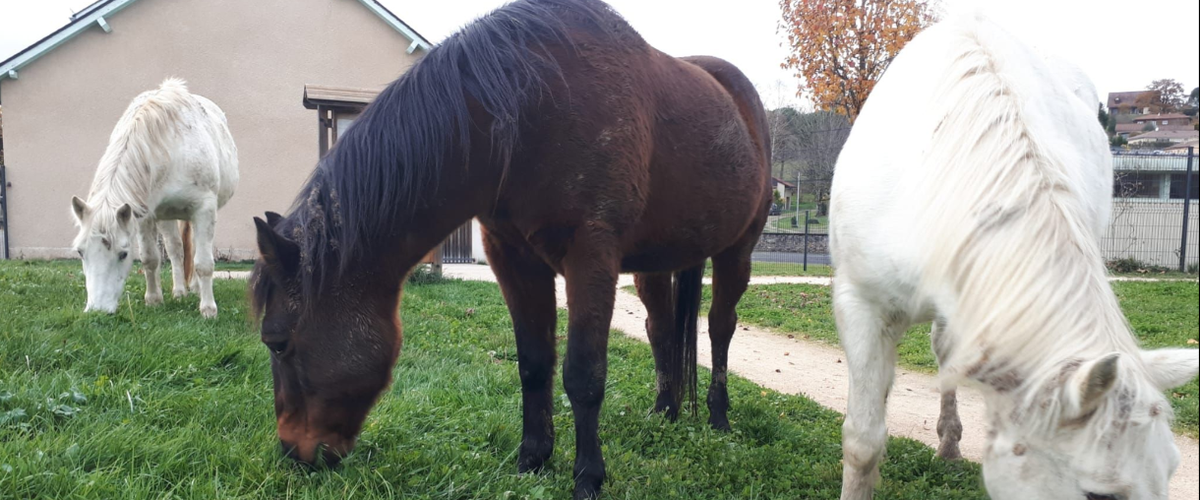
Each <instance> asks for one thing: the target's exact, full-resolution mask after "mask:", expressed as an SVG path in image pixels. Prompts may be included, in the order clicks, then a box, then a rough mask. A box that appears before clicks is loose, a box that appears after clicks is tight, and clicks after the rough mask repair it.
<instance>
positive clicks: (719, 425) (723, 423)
mask: <svg viewBox="0 0 1200 500" xmlns="http://www.w3.org/2000/svg"><path fill="white" fill-rule="evenodd" d="M708 425H711V426H712V428H713V430H715V431H721V432H730V431H732V430H733V427H730V426H729V419H728V418H726V417H724V416H721V417H709V419H708Z"/></svg>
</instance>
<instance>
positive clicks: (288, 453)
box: [279, 439, 302, 461]
mask: <svg viewBox="0 0 1200 500" xmlns="http://www.w3.org/2000/svg"><path fill="white" fill-rule="evenodd" d="M279 449H280V451H282V452H283V456H285V457H288V458H290V459H292V460H296V461H302V460H300V454H299V453H298V452H297V449H296V445H294V444H292V443H289V442H287V441H284V440H282V439H280V440H279Z"/></svg>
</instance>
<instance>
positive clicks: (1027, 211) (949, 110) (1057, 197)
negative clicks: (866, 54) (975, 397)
mask: <svg viewBox="0 0 1200 500" xmlns="http://www.w3.org/2000/svg"><path fill="white" fill-rule="evenodd" d="M980 24H983V23H980ZM991 29H994V28H991ZM956 34H957V35H958V36H959V37H960V40H959V42H960V43H957V44H956V45H955V48H953V49H948V50H954V51H955V53H954V56H953V60H954V63H953V64H952V65H951V66H950V67H949V71H947V73H946V74H945V76H946V78H945V79H944V80H942V81H940V82H933V83H932V84H933V85H935V88H936V89H937V90H936V91H935V95H938V96H939V99H938V100H937V103H938V105H942V106H945V109H942V110H938V111H939V112H936V113H933V114H932V115H933V116H941V117H944V118H943V120H942V121H941V123H940V124H938V125H937V127H936V130H935V131H934V137H933V139H932V140H931V142H930V143H931V144H937V145H938V146H937V147H936V148H929V149H928V150H927V151H926V152H925V158H924V164H925V165H928V166H929V168H931V169H933V172H934V175H936V176H937V177H939V178H940V184H941V185H940V187H939V190H938V195H937V196H926V197H921V198H920V199H917V200H914V203H927V204H928V205H929V212H927V213H939V214H943V215H942V216H941V217H940V218H938V219H937V220H935V221H930V222H929V224H928V225H926V226H923V227H922V228H921V229H922V230H924V231H925V232H924V234H927V235H930V237H929V238H928V241H929V242H930V244H929V246H928V248H926V249H925V250H926V251H927V252H928V253H927V255H929V256H930V257H929V262H931V263H936V265H930V266H926V267H925V275H924V276H922V281H923V282H924V283H925V284H926V288H927V289H928V290H931V291H933V292H934V293H939V292H940V293H945V294H950V295H953V296H955V297H958V298H959V301H958V306H957V311H956V314H955V315H954V318H953V321H954V323H953V324H951V325H950V328H951V329H952V330H954V331H956V332H958V333H957V336H958V338H957V339H956V344H957V345H958V346H959V347H958V349H956V350H955V352H954V353H953V355H952V357H951V358H950V359H949V360H945V361H946V363H945V364H944V367H945V368H944V371H943V374H944V376H946V377H948V378H947V380H948V381H952V382H954V383H957V382H959V381H960V380H962V379H973V380H977V381H983V382H984V383H985V384H986V385H990V386H992V387H994V388H999V389H1000V390H1009V391H1018V390H1020V391H1021V393H1023V394H1026V395H1027V397H1028V398H1029V400H1028V401H1026V402H1025V405H1024V406H1025V407H1026V408H1038V409H1039V410H1038V411H1037V413H1039V415H1038V416H1036V417H1032V418H1029V419H1028V420H1027V422H1026V423H1027V424H1029V425H1034V426H1041V425H1046V426H1052V425H1057V424H1058V423H1059V419H1058V417H1061V416H1062V415H1063V414H1062V412H1063V411H1065V409H1064V408H1063V407H1062V406H1063V405H1069V402H1067V403H1063V402H1062V401H1058V400H1057V399H1055V400H1054V401H1043V400H1042V399H1044V396H1046V395H1047V394H1046V391H1047V390H1049V389H1051V388H1052V387H1061V386H1062V382H1063V381H1062V377H1063V376H1064V373H1063V371H1064V370H1066V371H1070V370H1071V366H1070V365H1071V360H1072V359H1075V358H1078V359H1080V360H1085V359H1086V360H1091V359H1096V358H1099V357H1102V356H1104V355H1105V354H1108V353H1113V352H1118V353H1122V354H1124V355H1125V356H1123V357H1122V361H1121V362H1120V364H1119V370H1120V375H1119V376H1118V377H1117V380H1118V385H1117V386H1116V387H1114V389H1113V394H1114V395H1120V396H1121V397H1116V398H1108V399H1111V400H1114V402H1111V403H1105V404H1104V405H1103V406H1102V407H1100V408H1097V412H1098V413H1097V415H1103V414H1108V416H1113V417H1115V416H1118V413H1119V412H1122V411H1126V410H1127V409H1128V408H1119V407H1118V406H1120V405H1119V404H1118V403H1117V402H1115V401H1116V400H1122V399H1126V400H1128V399H1130V398H1131V401H1125V402H1126V403H1128V404H1130V405H1132V402H1136V401H1138V400H1139V399H1140V398H1145V397H1152V396H1154V395H1157V397H1159V398H1161V395H1158V392H1157V391H1156V390H1153V388H1151V387H1150V386H1149V384H1146V383H1145V380H1146V377H1145V376H1141V377H1133V376H1130V375H1132V373H1131V372H1134V371H1138V372H1143V373H1144V367H1143V364H1142V363H1143V362H1142V360H1141V358H1140V357H1139V356H1138V353H1139V349H1138V346H1137V343H1136V341H1135V340H1134V338H1133V336H1132V334H1131V333H1130V327H1129V325H1128V323H1127V322H1126V320H1125V317H1124V315H1123V314H1122V313H1121V310H1120V307H1119V305H1118V302H1117V299H1116V296H1115V295H1114V293H1113V292H1112V289H1111V288H1110V286H1109V284H1108V280H1107V271H1106V270H1105V268H1104V265H1103V258H1102V255H1101V253H1100V249H1099V246H1098V243H1097V242H1098V238H1099V236H1100V235H1098V234H1096V231H1097V230H1099V228H1102V227H1103V225H1104V224H1105V223H1106V222H1107V220H1106V219H1107V214H1108V209H1107V207H1106V206H1105V204H1107V203H1110V201H1109V200H1108V199H1100V198H1099V197H1098V196H1096V192H1095V191H1094V190H1093V191H1092V192H1090V193H1089V192H1087V191H1088V189H1087V188H1085V187H1084V186H1085V184H1087V182H1088V181H1087V180H1088V179H1092V178H1094V176H1095V175H1096V166H1095V165H1090V164H1088V162H1089V161H1090V160H1088V159H1086V158H1085V157H1084V156H1082V155H1080V154H1079V153H1078V152H1077V148H1075V147H1072V144H1071V143H1070V142H1068V141H1063V140H1061V139H1060V138H1062V137H1063V136H1064V135H1065V134H1069V133H1071V132H1069V131H1068V132H1063V131H1059V130H1052V129H1050V127H1057V126H1059V125H1063V126H1067V125H1066V124H1063V123H1056V122H1055V120H1053V115H1052V114H1051V115H1047V114H1046V110H1048V109H1049V110H1054V109H1055V107H1056V106H1057V107H1058V109H1062V108H1063V107H1064V106H1078V105H1079V103H1075V102H1072V103H1048V102H1036V101H1031V100H1036V99H1039V98H1041V99H1043V100H1044V99H1046V98H1045V97H1038V96H1039V95H1040V96H1045V95H1046V93H1045V92H1041V93H1039V92H1032V91H1028V92H1027V91H1026V88H1023V86H1025V87H1028V86H1032V85H1046V84H1055V83H1057V84H1058V85H1060V86H1061V87H1062V89H1063V90H1064V92H1061V93H1060V94H1067V92H1071V94H1077V91H1078V90H1079V89H1077V88H1070V86H1071V85H1072V82H1063V81H1055V80H1058V79H1057V78H1054V77H1051V78H1046V77H1045V76H1044V75H1032V74H1028V73H1022V71H1023V69H1022V68H1021V64H1025V63H1026V62H1027V61H1029V60H1031V59H1032V58H1031V57H1029V56H1031V54H1019V53H1017V54H1004V53H996V47H1003V46H1004V44H998V43H989V41H988V39H987V38H988V37H989V36H995V33H994V32H992V31H989V27H987V26H981V27H980V28H979V29H976V30H959V31H957V32H956ZM1018 58H1020V59H1018ZM1038 59H1040V58H1038ZM1009 60H1012V61H1014V63H1013V64H1011V65H1006V61H1009ZM1018 61H1024V62H1021V63H1020V64H1018V63H1017V62H1018ZM1041 69H1043V70H1046V69H1048V68H1045V67H1043V68H1041ZM1048 73H1050V74H1053V71H1048ZM1085 94H1086V93H1085ZM1080 100H1081V101H1082V100H1083V99H1080ZM1051 112H1052V111H1051ZM1036 114H1040V115H1041V116H1036V117H1034V116H1033V115H1036ZM1093 163H1094V162H1093ZM965 165H973V166H977V168H964V166H965ZM1092 182H1093V184H1094V180H1093V181H1092ZM1105 194H1106V195H1107V193H1105ZM947 287H948V288H949V289H947ZM939 288H940V290H939ZM1064 366H1066V368H1063V367H1064ZM1075 367H1078V364H1075ZM1142 385H1145V387H1142ZM1056 394H1057V393H1056ZM1163 406H1164V408H1162V409H1161V411H1164V412H1165V411H1169V406H1168V405H1163ZM1100 421H1104V422H1109V421H1112V419H1111V418H1102V419H1101V420H1100ZM1050 430H1052V427H1047V431H1050ZM1097 431H1098V432H1103V430H1102V429H1098V430H1097Z"/></svg>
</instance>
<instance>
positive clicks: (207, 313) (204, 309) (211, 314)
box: [200, 305, 217, 319]
mask: <svg viewBox="0 0 1200 500" xmlns="http://www.w3.org/2000/svg"><path fill="white" fill-rule="evenodd" d="M200 315H201V316H204V319H216V318H217V306H216V305H211V306H200Z"/></svg>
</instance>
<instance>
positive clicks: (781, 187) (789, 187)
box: [771, 177, 799, 207]
mask: <svg viewBox="0 0 1200 500" xmlns="http://www.w3.org/2000/svg"><path fill="white" fill-rule="evenodd" d="M771 188H773V189H774V190H775V191H776V192H778V193H779V199H781V200H783V206H785V207H787V206H791V204H792V198H793V197H795V196H796V185H795V184H792V183H790V182H788V181H785V180H783V179H780V178H778V177H772V178H771ZM797 201H799V200H797Z"/></svg>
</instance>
